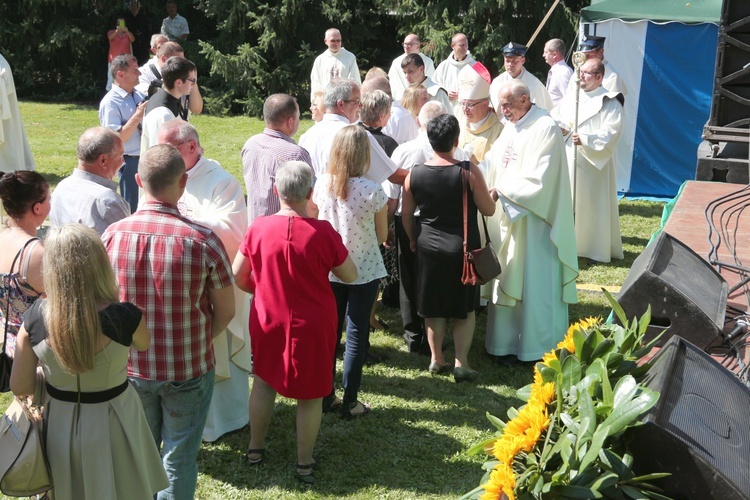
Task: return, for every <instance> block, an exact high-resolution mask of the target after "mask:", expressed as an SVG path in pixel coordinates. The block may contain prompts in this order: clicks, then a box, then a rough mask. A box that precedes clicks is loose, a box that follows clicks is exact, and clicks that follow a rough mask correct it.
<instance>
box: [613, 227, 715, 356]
mask: <svg viewBox="0 0 750 500" xmlns="http://www.w3.org/2000/svg"><path fill="white" fill-rule="evenodd" d="M727 294H728V289H727V282H726V280H724V278H722V277H721V275H720V274H719V273H717V272H716V270H714V268H713V267H711V266H710V265H709V264H708V263H707V262H706V261H705V260H703V259H702V258H701V257H700V256H699V255H698V254H696V253H695V252H693V251H692V250H691V249H690V248H688V247H687V246H685V245H684V244H683V243H682V242H681V241H679V240H678V239H677V238H675V237H673V236H671V235H670V234H668V233H666V232H664V231H662V233H661V234H660V235H659V236H658V237H657V238H656V240H655V241H653V242H652V243H651V244H650V245H649V246H648V247H646V249H645V250H644V251H643V253H642V254H641V255H639V256H638V258H637V259H635V262H633V267H631V268H630V273H629V274H628V276H627V278H626V279H625V282H624V283H623V285H622V289H621V290H620V293H619V294H618V295H617V301H618V302H619V303H620V305H621V306H622V308H623V309H624V310H625V313H626V315H627V316H628V318H633V317H634V316H637V317H640V316H641V315H642V314H643V313H645V312H646V308H647V307H648V306H649V304H650V305H651V324H650V326H649V330H648V332H647V337H646V338H647V340H650V339H652V338H653V337H654V336H656V335H657V334H658V333H662V332H664V329H665V328H668V330H667V331H666V332H664V334H663V336H662V339H661V340H660V344H662V345H663V343H664V342H666V341H667V340H669V338H670V337H672V336H673V335H679V336H680V337H684V338H686V339H688V340H689V341H690V342H692V343H693V344H696V345H697V346H699V347H706V346H708V345H709V344H711V342H712V341H714V340H716V338H717V337H718V336H719V334H721V332H722V329H723V327H724V314H725V313H726V308H727Z"/></svg>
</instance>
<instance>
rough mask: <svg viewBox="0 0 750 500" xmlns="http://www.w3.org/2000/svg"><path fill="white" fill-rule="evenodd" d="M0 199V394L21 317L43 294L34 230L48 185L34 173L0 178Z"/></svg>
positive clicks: (45, 206) (45, 210) (44, 209)
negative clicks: (1, 217) (2, 224)
mask: <svg viewBox="0 0 750 500" xmlns="http://www.w3.org/2000/svg"><path fill="white" fill-rule="evenodd" d="M0 199H1V200H2V202H3V209H4V210H5V213H7V214H8V220H7V228H6V229H5V230H4V231H2V232H0V248H2V249H3V251H2V253H0V328H2V331H3V334H2V337H0V338H2V342H3V347H2V351H0V376H1V378H0V392H8V391H9V390H10V387H9V383H10V369H11V364H12V360H13V352H14V349H15V344H16V335H17V334H18V329H19V328H20V326H21V322H22V319H23V313H24V312H26V309H28V308H29V307H30V306H31V304H33V303H34V301H36V299H38V298H39V296H40V295H41V294H42V293H43V292H44V285H43V283H42V251H43V250H42V243H41V241H40V240H39V238H38V237H37V235H36V230H37V228H38V227H39V226H41V225H42V223H43V222H44V219H46V218H47V215H48V214H49V210H50V192H49V184H48V183H47V181H46V179H45V178H44V177H42V176H41V175H40V174H38V173H36V172H27V171H19V172H9V173H5V174H0Z"/></svg>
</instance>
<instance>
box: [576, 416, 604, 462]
mask: <svg viewBox="0 0 750 500" xmlns="http://www.w3.org/2000/svg"><path fill="white" fill-rule="evenodd" d="M608 435H609V428H608V427H607V426H606V425H602V426H600V427H599V428H597V429H596V432H594V437H593V438H592V439H591V447H590V448H589V451H587V452H586V455H585V456H584V457H583V460H581V465H580V467H579V470H584V469H586V468H587V467H588V466H589V465H590V464H591V463H592V462H593V461H594V460H596V458H597V457H598V456H599V451H601V449H602V446H604V441H605V440H606V439H607V436H608Z"/></svg>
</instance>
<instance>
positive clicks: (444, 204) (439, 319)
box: [401, 115, 495, 383]
mask: <svg viewBox="0 0 750 500" xmlns="http://www.w3.org/2000/svg"><path fill="white" fill-rule="evenodd" d="M459 132H460V129H459V125H458V120H457V119H456V117H455V116H453V115H442V116H438V117H437V118H435V119H433V120H432V121H430V123H429V124H428V125H427V137H428V139H429V141H430V145H431V146H432V149H433V150H434V152H435V155H434V156H433V157H432V159H431V160H429V161H428V162H426V163H424V164H422V165H417V166H415V167H414V168H413V169H412V170H411V172H410V173H409V175H408V176H407V178H406V181H405V182H404V194H403V208H402V211H401V217H402V220H403V223H404V230H405V231H406V234H407V235H408V236H409V240H410V241H411V246H412V249H413V250H415V251H416V254H417V312H418V314H419V315H420V316H421V317H423V318H424V319H425V326H426V327H427V340H428V342H429V344H430V351H431V359H430V366H429V371H430V373H432V374H436V375H437V374H446V373H448V372H450V370H451V368H453V378H454V380H455V381H456V383H459V382H470V381H473V380H475V379H476V378H477V376H478V373H477V372H476V371H474V370H472V369H471V368H470V367H469V348H470V347H471V340H472V338H473V336H474V325H475V320H476V318H475V314H474V312H475V311H476V309H477V308H478V307H479V286H477V285H473V286H469V285H464V284H463V283H462V281H461V276H462V273H463V263H464V250H465V249H466V250H469V251H470V250H475V249H477V248H479V247H480V244H481V243H480V237H479V228H478V225H477V210H479V212H481V213H482V215H492V214H493V213H495V202H494V201H493V200H492V196H491V195H490V191H489V190H488V189H487V184H486V183H485V181H484V177H483V176H482V172H481V171H480V170H479V167H477V166H476V165H474V164H473V163H470V162H461V161H458V160H456V159H455V158H454V157H453V152H454V151H455V150H456V146H457V145H458V135H459ZM467 168H468V171H469V175H468V182H466V183H465V182H464V175H465V171H466V169H467ZM464 189H466V190H467V196H466V199H467V207H468V208H467V214H466V215H465V214H464V208H463V203H464V194H463V192H464ZM417 206H418V207H419V211H420V224H419V227H416V225H415V222H414V210H415V208H416V207H417ZM465 224H466V226H467V227H466V228H465V226H464V225H465ZM464 229H467V231H466V233H467V238H466V241H465V242H464V234H465V233H464ZM448 318H453V344H454V350H455V353H454V358H455V361H454V362H455V365H454V366H451V364H450V363H446V361H445V358H444V356H443V349H442V347H443V338H444V337H445V331H446V327H447V320H448Z"/></svg>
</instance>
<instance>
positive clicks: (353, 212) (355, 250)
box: [313, 125, 388, 419]
mask: <svg viewBox="0 0 750 500" xmlns="http://www.w3.org/2000/svg"><path fill="white" fill-rule="evenodd" d="M369 166H370V144H369V139H368V137H367V132H366V131H365V130H364V129H363V128H362V127H360V126H358V125H349V126H347V127H344V128H343V129H341V130H340V131H339V132H338V133H337V134H336V136H335V137H334V139H333V145H332V147H331V156H330V159H329V162H328V172H327V173H325V174H323V175H321V176H320V178H319V179H318V181H317V183H316V184H315V191H314V193H313V201H314V202H315V204H316V205H317V206H318V209H319V215H318V218H320V219H323V220H327V221H328V222H330V223H331V225H332V226H333V228H334V229H336V231H338V233H339V234H340V235H341V238H342V239H343V241H344V245H345V246H346V248H347V250H349V255H350V256H351V258H352V260H353V261H354V264H356V266H357V272H358V277H357V279H356V280H354V281H353V282H351V283H349V284H345V283H343V282H342V281H341V280H340V279H338V278H336V277H335V276H334V275H333V274H331V275H330V276H329V279H330V281H331V286H332V287H333V293H334V295H335V297H336V306H337V309H338V320H339V321H338V335H339V340H340V337H341V329H342V327H343V325H344V320H345V319H348V321H347V323H346V324H347V326H346V354H345V356H344V378H343V382H344V399H343V404H342V405H341V416H342V417H343V418H346V419H350V418H354V417H358V416H361V415H364V414H366V413H368V412H369V411H370V406H369V405H368V404H366V403H361V402H360V401H358V399H357V396H358V394H359V388H360V384H361V381H362V366H363V365H364V362H365V357H366V356H367V347H368V345H369V338H370V309H371V308H372V304H373V302H374V301H375V296H376V294H377V292H378V283H379V281H380V278H383V277H384V276H386V274H387V273H386V270H385V266H384V265H383V258H382V257H381V255H380V250H379V249H378V246H379V245H380V244H381V243H383V242H384V241H385V240H386V238H387V236H388V220H387V216H388V215H387V208H386V201H387V197H386V195H385V192H384V191H383V188H382V187H381V186H380V184H377V183H375V182H373V181H371V180H369V179H365V178H364V177H363V175H364V174H365V173H366V172H367V169H368V168H369ZM337 345H338V342H337ZM336 403H337V401H336V398H335V394H334V393H333V390H331V394H330V395H329V396H328V397H327V398H324V402H323V408H324V410H326V409H329V408H332V407H335V406H336Z"/></svg>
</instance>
